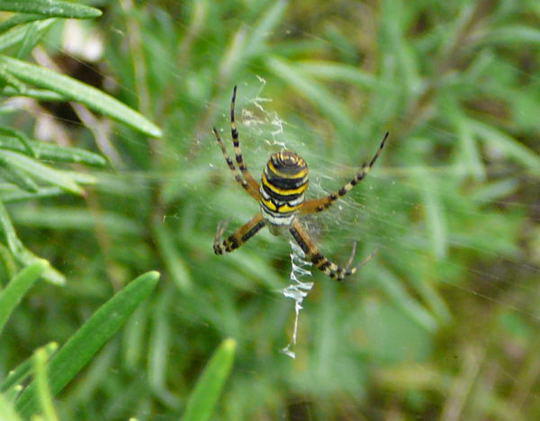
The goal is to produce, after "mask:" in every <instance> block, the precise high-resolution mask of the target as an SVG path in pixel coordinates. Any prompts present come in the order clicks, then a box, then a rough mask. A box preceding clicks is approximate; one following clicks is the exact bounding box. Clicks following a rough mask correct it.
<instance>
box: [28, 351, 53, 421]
mask: <svg viewBox="0 0 540 421" xmlns="http://www.w3.org/2000/svg"><path fill="white" fill-rule="evenodd" d="M46 363H47V351H46V350H45V349H43V348H38V349H37V350H36V352H35V353H34V358H33V366H34V376H35V380H34V381H35V382H36V385H37V394H38V398H39V403H40V406H41V410H42V414H43V419H44V420H45V421H58V415H56V411H55V409H54V405H53V401H52V396H51V390H50V389H49V382H48V379H47V366H46Z"/></svg>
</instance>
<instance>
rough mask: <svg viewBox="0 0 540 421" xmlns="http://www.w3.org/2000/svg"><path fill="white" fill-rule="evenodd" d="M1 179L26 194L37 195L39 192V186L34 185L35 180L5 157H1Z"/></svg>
mask: <svg viewBox="0 0 540 421" xmlns="http://www.w3.org/2000/svg"><path fill="white" fill-rule="evenodd" d="M0 177H2V178H4V180H6V181H7V182H10V183H13V184H14V185H16V186H18V187H19V188H20V189H21V190H24V191H26V192H30V193H36V192H37V191H38V190H39V188H38V186H37V184H36V183H34V180H32V178H31V177H29V176H28V175H26V174H25V173H23V172H22V171H20V170H19V169H18V168H17V167H14V166H13V165H11V163H10V162H9V161H7V160H5V159H4V158H3V157H0Z"/></svg>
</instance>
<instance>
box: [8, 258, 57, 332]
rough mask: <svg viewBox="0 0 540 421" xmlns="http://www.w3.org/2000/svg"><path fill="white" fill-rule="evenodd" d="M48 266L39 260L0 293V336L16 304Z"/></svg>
mask: <svg viewBox="0 0 540 421" xmlns="http://www.w3.org/2000/svg"><path fill="white" fill-rule="evenodd" d="M47 266H49V262H47V261H46V260H43V259H42V260H39V261H37V262H35V263H32V264H31V265H30V266H27V267H26V268H24V269H23V270H21V271H20V272H19V273H18V274H17V275H16V276H15V277H14V278H13V279H12V280H11V281H10V282H9V284H8V285H7V286H6V288H5V289H4V290H3V291H1V292H0V334H1V333H2V330H3V328H4V326H5V324H6V322H7V320H8V318H9V316H10V315H11V313H12V311H13V310H14V309H15V307H17V304H19V302H20V301H21V300H22V298H23V297H24V295H25V294H26V293H27V292H28V290H29V289H30V288H31V287H32V285H33V284H34V282H36V281H37V280H38V278H39V277H40V276H41V275H42V274H43V272H44V271H45V269H46V268H47Z"/></svg>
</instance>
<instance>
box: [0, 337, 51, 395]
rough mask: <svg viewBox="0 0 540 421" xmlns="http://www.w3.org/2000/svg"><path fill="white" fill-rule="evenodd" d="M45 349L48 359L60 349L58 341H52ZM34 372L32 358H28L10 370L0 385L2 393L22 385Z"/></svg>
mask: <svg viewBox="0 0 540 421" xmlns="http://www.w3.org/2000/svg"><path fill="white" fill-rule="evenodd" d="M42 349H43V350H45V352H46V353H47V359H48V358H49V357H50V356H51V355H52V354H53V352H55V351H56V350H57V349H58V344H57V343H56V342H50V343H48V344H47V345H45V346H44V347H42ZM30 374H32V358H28V359H27V360H26V361H23V362H22V363H21V364H19V365H18V366H17V368H16V369H15V370H12V371H10V372H9V374H8V376H7V378H6V379H5V380H4V382H3V383H2V384H1V385H0V393H4V392H9V391H10V390H11V389H12V388H13V387H14V386H17V385H20V384H21V383H22V382H23V381H25V380H26V379H27V378H28V377H29V376H30Z"/></svg>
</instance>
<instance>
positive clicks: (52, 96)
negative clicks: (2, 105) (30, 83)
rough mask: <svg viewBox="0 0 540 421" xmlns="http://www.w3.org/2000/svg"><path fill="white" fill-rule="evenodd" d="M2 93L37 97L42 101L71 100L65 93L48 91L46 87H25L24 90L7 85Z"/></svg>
mask: <svg viewBox="0 0 540 421" xmlns="http://www.w3.org/2000/svg"><path fill="white" fill-rule="evenodd" d="M2 93H3V94H4V95H5V96H24V97H28V98H35V99H39V100H40V101H49V102H65V101H69V99H68V98H66V97H65V96H63V95H60V94H58V93H56V92H51V91H47V90H44V89H28V88H25V89H24V91H22V92H21V91H19V90H17V89H15V88H13V87H12V86H6V87H5V88H4V89H3V90H2Z"/></svg>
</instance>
